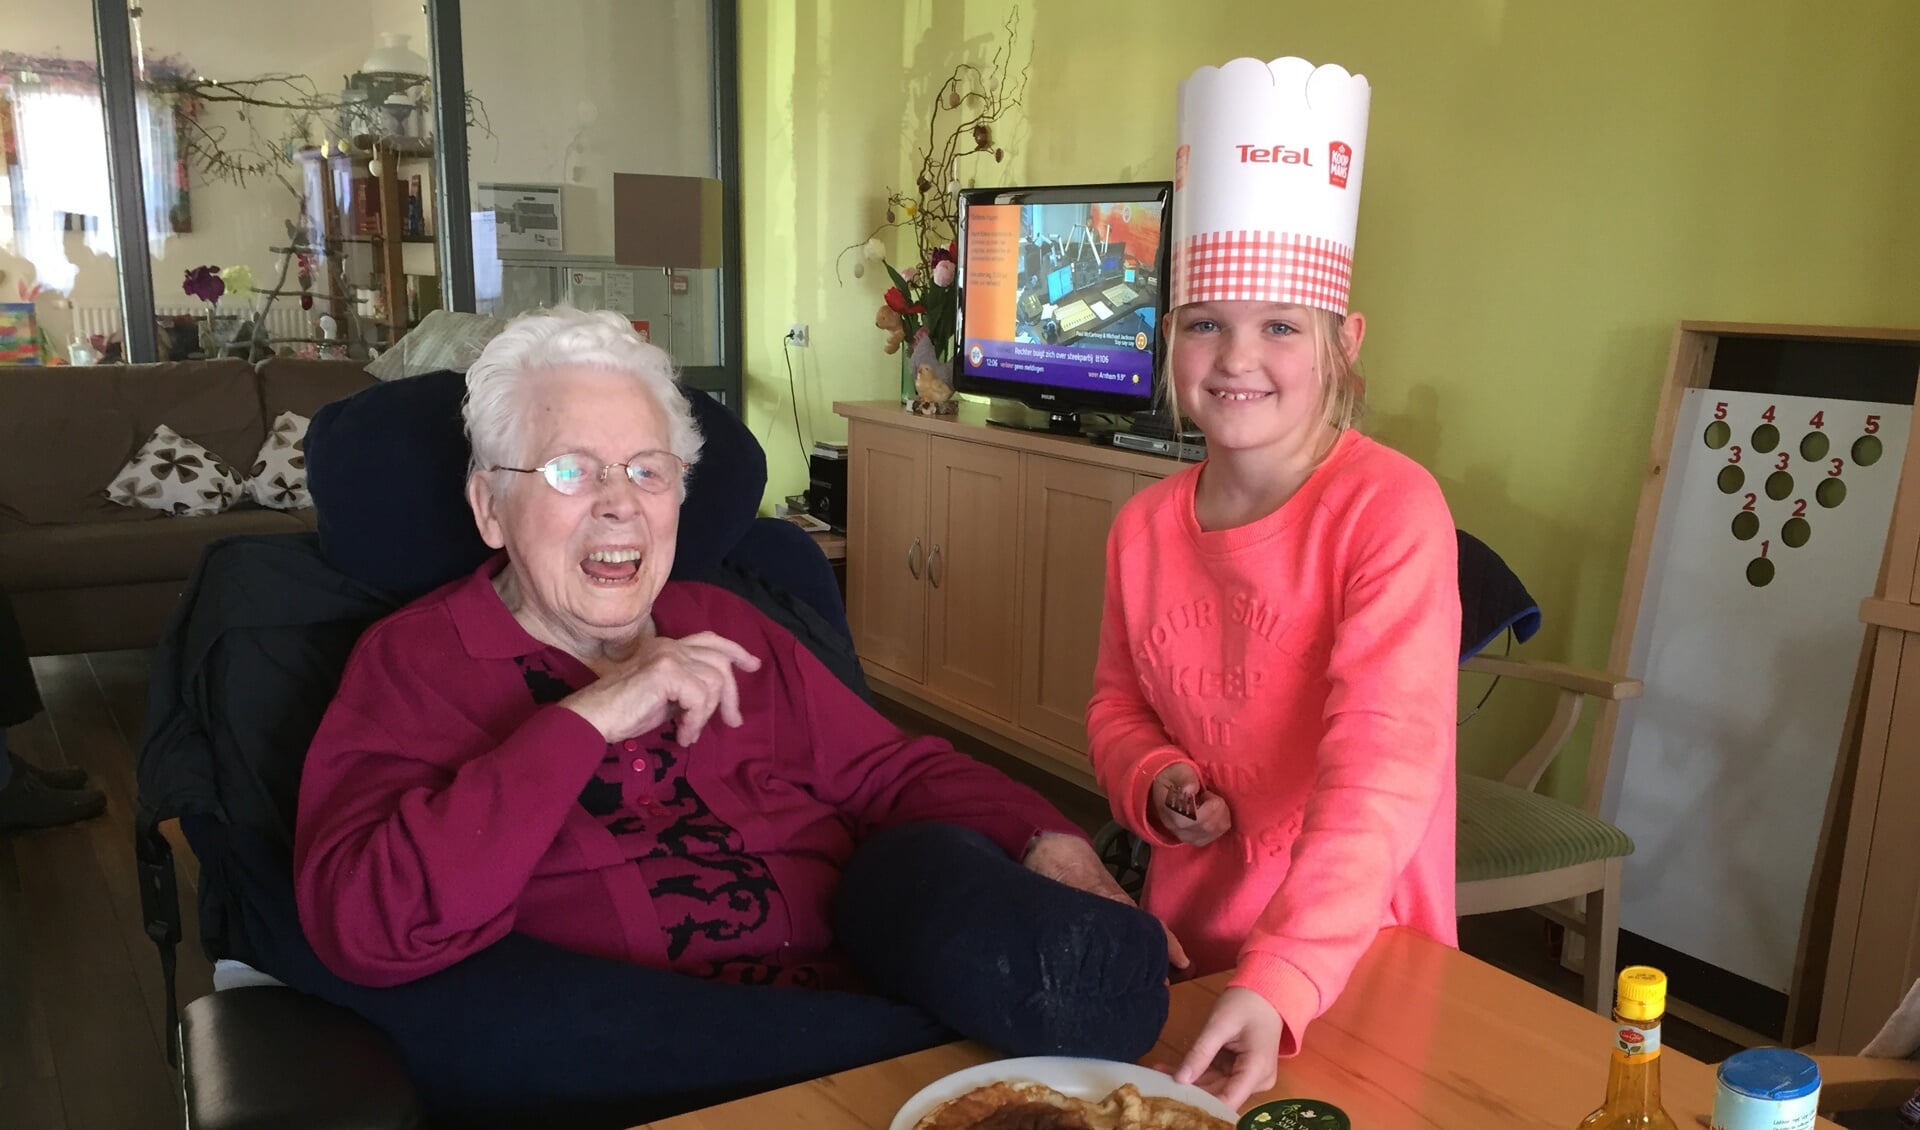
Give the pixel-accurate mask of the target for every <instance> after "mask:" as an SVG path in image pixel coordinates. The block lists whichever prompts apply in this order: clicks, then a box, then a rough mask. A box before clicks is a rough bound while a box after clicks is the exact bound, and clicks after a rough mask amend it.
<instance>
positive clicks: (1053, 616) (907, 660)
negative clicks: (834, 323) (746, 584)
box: [833, 401, 1183, 788]
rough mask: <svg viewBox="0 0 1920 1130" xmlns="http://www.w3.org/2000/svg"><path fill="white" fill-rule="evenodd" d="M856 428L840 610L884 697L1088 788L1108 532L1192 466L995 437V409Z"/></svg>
mask: <svg viewBox="0 0 1920 1130" xmlns="http://www.w3.org/2000/svg"><path fill="white" fill-rule="evenodd" d="M833 410H834V411H835V412H837V413H839V414H840V415H842V416H844V417H846V418H847V421H848V423H847V457H848V460H849V463H848V468H847V617H848V619H849V621H850V622H851V623H852V626H853V640H854V646H855V648H856V649H857V650H858V651H859V653H860V660H861V663H862V665H863V666H864V667H865V668H866V672H867V678H868V681H869V682H871V683H872V684H873V686H874V689H875V690H876V691H877V692H878V693H880V694H881V695H884V696H885V697H887V698H890V699H892V700H894V701H896V702H899V703H901V704H903V705H905V706H907V707H910V708H912V709H914V710H917V711H919V712H921V713H923V714H926V715H928V716H930V717H933V718H935V719H937V720H939V721H941V722H945V723H947V724H948V725H951V726H954V727H955V728H957V729H960V730H962V731H965V732H967V733H969V734H972V735H973V736H974V737H977V738H980V739H982V740H984V741H986V742H988V743H990V744H992V745H994V746H996V747H998V748H1000V749H1004V750H1006V751H1007V752H1009V753H1012V754H1014V755H1015V756H1018V757H1021V758H1024V759H1026V760H1027V761H1030V762H1032V763H1033V764H1035V765H1038V766H1040V767H1041V768H1043V769H1046V770H1048V771H1049V772H1052V773H1055V774H1057V775H1059V776H1061V777H1063V778H1066V779H1067V780H1070V781H1073V782H1075V783H1077V784H1081V785H1084V786H1087V787H1089V788H1091V787H1093V775H1092V771H1091V769H1090V767H1089V766H1088V764H1087V732H1086V708H1087V698H1088V696H1089V695H1090V694H1091V693H1092V690H1093V663H1094V657H1095V654H1096V652H1097V651H1098V649H1099V644H1100V610H1101V602H1102V600H1103V599H1104V595H1105V584H1104V578H1105V576H1106V548H1107V529H1108V527H1110V526H1111V525H1112V524H1113V519H1114V516H1115V515H1117V514H1118V513H1119V512H1120V505H1121V503H1123V502H1125V501H1126V500H1127V499H1129V498H1131V497H1132V496H1133V495H1134V494H1136V493H1138V492H1139V491H1141V490H1143V489H1145V488H1146V487H1147V486H1148V485H1150V484H1151V483H1153V482H1155V481H1157V480H1159V479H1161V478H1163V477H1165V476H1166V475H1168V474H1171V473H1173V472H1175V471H1178V470H1179V469H1180V468H1181V467H1182V466H1183V464H1181V463H1177V462H1175V461H1173V460H1171V459H1167V458H1164V457H1160V456H1154V455H1147V454H1144V453H1141V452H1134V451H1125V450H1121V449H1117V448H1113V447H1107V446H1101V445H1097V444H1094V443H1092V442H1090V441H1088V440H1084V439H1079V438H1076V437H1073V436H1059V435H1049V434H1045V433H1039V432H1025V431H1019V430H1015V429H1009V428H1000V427H992V426H989V425H988V424H987V423H986V422H985V420H986V414H985V409H984V408H982V407H981V406H978V405H973V404H963V406H962V408H961V411H960V415H959V416H958V417H953V416H947V417H928V416H914V415H911V414H909V413H908V412H907V411H906V410H904V409H903V408H902V407H901V406H900V405H899V404H898V403H896V402H892V401H877V402H872V403H847V402H842V403H837V404H835V405H834V406H833Z"/></svg>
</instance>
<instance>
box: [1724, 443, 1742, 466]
mask: <svg viewBox="0 0 1920 1130" xmlns="http://www.w3.org/2000/svg"><path fill="white" fill-rule="evenodd" d="M1728 450H1729V451H1730V452H1731V454H1729V455H1728V456H1727V462H1729V463H1738V462H1740V445H1739V444H1737V443H1736V444H1734V445H1733V446H1732V447H1731V448H1729V449H1728Z"/></svg>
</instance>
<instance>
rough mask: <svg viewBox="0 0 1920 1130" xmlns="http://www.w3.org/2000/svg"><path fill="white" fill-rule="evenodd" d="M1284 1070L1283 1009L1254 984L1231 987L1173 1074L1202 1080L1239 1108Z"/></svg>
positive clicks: (1188, 1080)
mask: <svg viewBox="0 0 1920 1130" xmlns="http://www.w3.org/2000/svg"><path fill="white" fill-rule="evenodd" d="M1279 1070H1280V1013H1279V1012H1278V1011H1276V1010H1275V1009H1274V1007H1273V1005H1271V1004H1269V1003H1268V1002H1267V998H1265V997H1263V996H1261V995H1260V994H1259V993H1256V992H1254V991H1253V990H1252V989H1241V988H1229V989H1227V990H1225V991H1223V992H1222V993H1221V994H1220V1000H1219V1001H1218V1003H1216V1004H1215V1005H1214V1006H1213V1014H1212V1015H1211V1016H1208V1017H1207V1024H1206V1027H1204V1028H1202V1029H1200V1037H1199V1038H1198V1039H1196V1040H1195V1041H1194V1042H1193V1050H1192V1051H1189V1052H1188V1053H1187V1058H1186V1059H1185V1060H1184V1061H1182V1062H1181V1064H1180V1070H1178V1071H1176V1072H1174V1075H1173V1078H1174V1080H1175V1081H1176V1082H1180V1083H1192V1084H1197V1085H1198V1086H1199V1087H1200V1089H1201V1090H1204V1091H1207V1092H1209V1093H1210V1094H1213V1095H1215V1096H1217V1097H1218V1098H1219V1099H1220V1101H1221V1102H1223V1103H1226V1104H1227V1105H1228V1106H1230V1107H1232V1108H1233V1109H1235V1110H1239V1109H1240V1106H1241V1104H1242V1103H1245V1102H1246V1101H1247V1100H1248V1099H1249V1098H1251V1097H1252V1096H1253V1095H1254V1094H1255V1093H1256V1092H1259V1091H1264V1090H1267V1089H1268V1088H1270V1087H1272V1086H1273V1084H1274V1080H1275V1079H1276V1078H1277V1077H1278V1075H1279Z"/></svg>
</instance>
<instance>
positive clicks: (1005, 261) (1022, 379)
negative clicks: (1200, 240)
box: [953, 181, 1173, 431]
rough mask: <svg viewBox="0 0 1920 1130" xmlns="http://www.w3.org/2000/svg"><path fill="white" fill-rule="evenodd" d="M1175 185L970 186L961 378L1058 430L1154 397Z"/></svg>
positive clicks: (963, 205) (963, 385)
mask: <svg viewBox="0 0 1920 1130" xmlns="http://www.w3.org/2000/svg"><path fill="white" fill-rule="evenodd" d="M1172 195H1173V185H1172V184H1170V183H1168V182H1166V181H1149V182H1142V183H1137V184H1101V185H1063V186H1056V187H1046V188H979V189H968V190H966V191H964V192H962V193H961V194H960V215H959V221H960V222H959V244H960V253H959V265H958V275H957V278H958V280H959V282H958V285H959V294H958V296H957V301H958V310H959V316H958V318H957V320H956V323H955V336H956V341H957V348H956V349H955V350H954V362H953V368H954V381H953V385H954V388H955V389H957V390H959V391H960V392H964V393H972V394H974V395H977V396H987V397H992V398H994V399H995V400H1000V401H1007V400H1010V401H1017V402H1019V403H1021V404H1024V405H1026V406H1027V407H1029V408H1033V409H1038V410H1040V411H1042V412H1045V413H1046V414H1047V417H1046V420H1045V422H1033V423H1030V424H1028V425H1026V426H1034V427H1046V428H1049V429H1050V430H1055V431H1072V430H1077V428H1078V423H1077V416H1078V414H1079V413H1081V412H1137V411H1142V410H1145V409H1148V408H1151V407H1153V403H1154V391H1155V389H1154V380H1155V375H1156V374H1157V373H1158V372H1159V371H1160V364H1159V362H1160V351H1161V338H1160V321H1161V319H1162V318H1163V317H1164V316H1165V313H1166V298H1165V294H1164V291H1163V290H1162V287H1161V280H1162V279H1163V278H1165V277H1166V273H1167V271H1166V257H1167V247H1168V244H1169V242H1170V240H1169V237H1168V225H1169V223H1170V222H1171V221H1172V210H1171V209H1170V208H1169V207H1168V204H1169V203H1170V201H1171V199H1172ZM995 422H997V423H1011V422H1014V421H1012V420H1007V419H1002V418H1000V417H999V416H997V415H996V417H995Z"/></svg>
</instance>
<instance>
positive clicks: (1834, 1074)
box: [1813, 1055, 1920, 1126]
mask: <svg viewBox="0 0 1920 1130" xmlns="http://www.w3.org/2000/svg"><path fill="white" fill-rule="evenodd" d="M1813 1059H1814V1062H1816V1063H1818V1064H1819V1065H1820V1113H1821V1114H1823V1115H1828V1116H1832V1115H1834V1114H1839V1113H1842V1112H1846V1111H1880V1112H1886V1111H1894V1110H1898V1109H1900V1104H1901V1103H1904V1102H1906V1101H1907V1097H1908V1096H1910V1095H1912V1094H1913V1092H1914V1090H1915V1089H1916V1088H1920V1062H1916V1061H1915V1060H1911V1059H1873V1058H1869V1057H1867V1056H1864V1055H1816V1056H1814V1057H1813ZM1852 1124H1853V1123H1852V1121H1851V1120H1850V1121H1849V1125H1852ZM1885 1124H1886V1125H1887V1126H1898V1125H1900V1123H1899V1121H1898V1120H1897V1119H1888V1120H1887V1121H1886V1123H1885Z"/></svg>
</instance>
